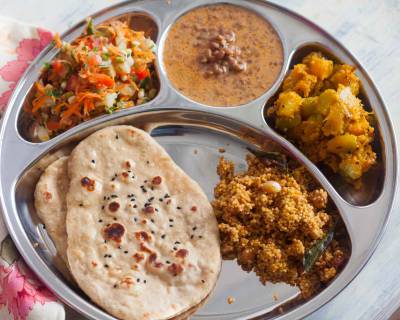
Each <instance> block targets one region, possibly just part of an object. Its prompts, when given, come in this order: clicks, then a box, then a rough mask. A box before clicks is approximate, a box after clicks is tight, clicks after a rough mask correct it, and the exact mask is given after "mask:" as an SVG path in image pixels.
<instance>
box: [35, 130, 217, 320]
mask: <svg viewBox="0 0 400 320" xmlns="http://www.w3.org/2000/svg"><path fill="white" fill-rule="evenodd" d="M35 205H36V211H37V213H38V215H39V216H40V218H41V219H42V221H43V222H44V223H46V227H48V228H46V230H48V232H49V235H50V236H51V238H52V239H53V241H54V243H55V245H56V248H57V250H58V254H59V255H61V256H62V257H64V259H65V263H66V264H67V266H68V268H69V270H70V273H71V274H72V276H73V278H74V280H75V281H76V283H77V285H78V286H79V287H80V288H81V289H82V290H83V291H84V292H85V293H86V294H87V295H88V296H89V297H90V298H91V299H92V300H93V301H94V302H95V303H97V304H98V305H99V306H100V307H102V308H103V309H105V310H106V311H107V312H109V313H110V314H112V315H113V316H115V317H118V318H119V319H186V317H188V316H190V315H191V314H192V313H194V312H195V311H196V310H197V309H198V308H199V307H200V306H201V305H202V304H203V303H204V301H205V300H206V299H207V297H208V296H209V294H210V292H211V291H212V289H213V288H214V286H215V283H216V281H217V278H218V275H219V272H220V267H221V254H220V242H219V231H218V224H217V220H216V217H215V215H214V213H213V209H212V206H211V204H210V203H209V201H208V199H207V196H206V195H205V194H204V192H203V191H202V190H201V188H200V187H199V185H198V184H197V183H196V182H194V181H193V180H192V179H191V178H189V177H188V176H187V175H186V174H185V173H184V172H183V171H182V170H181V169H180V168H179V167H178V166H177V165H176V164H175V163H174V162H173V160H172V159H171V158H170V157H169V155H168V154H167V153H166V152H165V150H164V149H163V148H162V147H161V146H160V145H159V144H158V143H157V142H156V141H155V140H154V139H153V138H151V137H150V136H149V135H148V134H147V133H145V132H144V131H142V130H140V129H137V128H134V127H131V126H114V127H107V128H105V129H102V130H100V131H97V132H95V133H94V134H92V135H90V136H89V137H87V138H86V139H84V140H83V141H81V142H80V144H78V146H76V147H75V149H74V150H73V151H72V153H71V155H70V156H69V157H63V158H61V159H59V160H57V161H55V162H54V163H53V164H51V165H50V166H49V167H48V168H47V169H46V170H45V172H44V173H43V175H42V177H41V178H40V180H39V182H38V185H37V188H36V192H35ZM52 213H53V215H52ZM154 301H157V304H154V303H153V302H154Z"/></svg>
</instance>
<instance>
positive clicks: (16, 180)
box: [0, 0, 397, 320]
mask: <svg viewBox="0 0 400 320" xmlns="http://www.w3.org/2000/svg"><path fill="white" fill-rule="evenodd" d="M215 3H217V1H211V0H195V1H190V2H189V1H184V0H172V1H163V0H146V1H129V2H124V3H121V4H118V5H116V6H113V7H110V8H108V9H106V10H103V11H101V12H99V13H97V14H94V15H93V17H94V21H95V23H96V24H97V23H100V22H103V21H106V20H109V19H113V18H118V19H130V18H131V17H135V19H139V18H140V17H141V19H145V20H146V23H147V24H148V25H149V26H151V28H152V36H153V37H154V38H155V40H156V42H157V45H158V49H157V50H158V51H157V58H158V59H157V60H158V66H157V67H158V72H159V81H160V92H159V94H158V96H157V97H156V98H155V99H154V100H152V101H151V102H149V103H147V104H145V105H142V106H139V107H134V108H131V109H126V110H123V111H119V112H116V113H114V114H112V115H106V116H101V117H99V118H96V119H93V120H90V121H88V122H86V123H83V124H80V125H78V126H76V127H75V128H73V129H71V130H69V131H67V132H65V133H63V134H61V135H59V136H57V137H55V138H53V139H51V140H50V141H47V142H42V143H33V142H29V141H28V140H27V139H26V138H25V136H26V135H25V134H24V132H25V128H24V118H23V116H22V113H21V109H22V106H23V103H24V101H25V99H26V97H27V96H28V94H29V90H30V88H31V87H32V84H33V83H34V82H35V80H37V78H38V76H39V71H40V68H41V65H42V64H43V63H44V62H46V61H49V60H51V58H52V57H54V55H55V54H56V50H55V49H52V48H47V49H46V50H45V51H43V52H42V53H41V54H40V56H39V57H38V58H37V60H36V61H35V62H34V63H33V65H32V66H31V67H30V68H29V70H28V71H27V72H26V73H25V75H24V77H23V78H22V80H21V81H20V82H19V84H18V85H17V87H16V89H15V91H14V94H13V96H12V98H11V100H10V104H9V107H8V109H7V113H6V114H5V116H4V123H3V126H2V129H1V136H0V142H1V145H0V172H1V185H0V187H1V189H0V195H1V205H2V209H3V212H4V217H5V221H6V224H7V227H8V229H9V231H10V234H11V236H12V237H13V240H14V242H15V243H16V245H17V247H18V249H19V250H20V252H21V254H22V255H23V257H24V258H25V260H26V261H27V263H28V264H29V266H30V267H31V268H32V269H33V270H34V271H35V272H36V273H37V274H38V276H39V277H40V278H41V280H43V282H44V283H45V284H46V285H47V286H48V287H49V288H50V289H51V290H53V291H54V292H55V293H56V294H57V295H58V296H59V297H60V299H62V300H63V301H64V302H65V303H67V304H68V305H70V306H71V307H73V308H74V309H76V310H78V311H79V312H80V313H82V315H84V316H85V317H86V318H91V319H114V318H113V317H112V316H110V315H108V314H106V313H105V312H104V311H102V310H101V309H99V308H98V307H97V306H95V305H94V304H92V303H91V302H90V300H89V299H88V298H87V297H86V296H85V295H84V294H83V293H82V292H81V291H79V290H78V289H76V288H73V287H71V286H70V285H68V283H67V282H66V281H65V280H64V278H63V277H62V275H61V274H60V273H59V272H58V271H57V269H56V268H55V267H54V257H55V250H54V246H53V244H52V243H51V241H50V239H49V238H48V237H47V234H46V232H45V230H43V228H42V227H41V224H40V223H39V220H38V218H37V216H36V214H35V210H34V207H33V191H34V188H35V184H36V181H37V179H38V177H39V175H40V173H41V172H42V169H43V168H44V167H45V166H46V164H47V163H49V162H50V161H52V160H53V159H55V158H57V157H58V156H60V155H61V154H67V153H68V152H69V151H70V150H71V147H72V146H74V145H75V144H76V143H77V142H78V141H79V140H81V139H82V138H84V137H85V136H87V135H88V134H90V133H92V132H94V131H95V130H97V129H100V128H102V127H105V126H109V125H114V124H132V125H135V126H137V127H140V128H143V129H144V130H147V131H149V132H150V133H151V134H152V135H153V136H154V137H155V138H156V139H157V140H158V141H159V142H160V144H161V145H163V146H164V147H165V149H166V150H167V151H168V153H169V154H170V155H171V156H172V158H173V159H174V160H175V161H176V163H177V164H178V165H179V166H181V167H182V168H183V169H184V170H185V171H186V172H187V173H188V174H189V175H190V176H192V177H193V178H194V179H195V180H197V181H198V182H199V183H200V185H201V186H202V187H203V189H204V190H205V192H206V193H207V195H208V197H209V198H210V199H212V197H213V188H214V186H215V184H216V183H217V181H218V177H217V174H216V170H215V168H216V164H217V161H218V158H219V157H220V156H221V154H220V152H219V151H218V150H219V149H220V148H224V149H225V153H224V156H225V157H226V158H229V159H232V160H234V161H235V163H236V164H238V165H239V168H244V167H245V161H244V160H245V154H246V153H247V150H246V147H252V148H259V149H267V148H271V147H273V148H275V149H278V150H282V151H283V152H286V153H288V154H289V155H291V156H292V157H294V158H295V159H297V160H298V161H299V162H300V163H302V164H303V165H305V166H306V167H307V168H308V169H309V171H310V172H311V173H312V174H313V175H314V176H315V178H316V179H317V180H318V181H319V182H320V184H321V185H322V187H324V188H325V190H327V192H328V193H329V195H330V197H331V199H332V200H333V202H334V203H335V205H336V207H337V208H338V210H339V212H340V215H341V217H342V219H343V221H344V223H345V226H346V229H347V232H348V235H349V237H350V240H351V256H350V259H349V261H348V263H347V265H346V267H345V268H344V269H343V270H342V271H341V273H340V274H339V275H338V276H337V277H336V278H335V280H334V281H332V282H331V283H330V284H329V285H328V287H327V288H325V289H324V290H323V291H322V292H320V293H319V294H318V295H317V296H315V297H314V298H313V299H311V300H309V301H303V300H301V299H298V298H297V296H298V290H297V289H295V288H293V287H290V286H287V285H284V284H276V285H272V284H267V285H266V286H263V285H261V284H260V283H259V280H258V278H257V277H256V276H255V275H254V274H252V273H249V274H248V273H245V272H243V271H242V270H240V268H239V267H238V266H237V265H236V262H224V264H223V270H222V272H221V276H220V279H219V281H218V283H217V287H216V289H215V291H214V292H213V293H212V296H211V297H210V299H209V301H208V302H207V303H206V305H205V306H204V307H203V308H202V309H200V310H199V311H198V312H197V313H196V315H195V316H194V317H193V319H221V320H223V319H272V318H273V319H283V318H284V319H299V318H303V317H304V316H306V315H307V314H309V313H311V312H313V311H315V310H316V309H318V308H319V307H321V306H322V305H324V304H325V303H327V302H328V301H329V300H330V299H332V298H333V297H334V296H335V295H336V294H338V293H339V292H340V291H341V290H342V289H343V288H344V287H345V286H346V285H347V284H348V283H349V282H350V281H351V280H352V279H353V278H354V277H355V276H356V275H357V273H358V272H359V271H360V270H361V268H362V267H363V266H364V265H365V263H366V262H367V261H368V259H369V257H370V256H371V254H372V252H373V251H374V249H375V247H376V245H377V243H378V241H379V239H380V237H381V235H382V232H383V229H384V226H385V224H386V221H387V218H388V215H389V212H390V209H391V206H392V202H393V196H394V191H395V186H396V173H397V159H396V146H395V140H394V134H393V130H392V126H391V122H390V119H389V116H388V114H387V111H386V108H385V106H384V103H383V101H382V98H381V97H380V95H379V92H378V90H377V89H376V87H375V85H374V84H373V82H372V80H371V79H370V77H369V76H368V74H367V73H366V72H365V70H364V69H363V67H362V66H361V65H360V63H359V62H358V61H357V60H356V59H355V58H354V57H353V56H352V55H351V54H350V53H349V52H348V51H347V50H346V49H345V48H344V47H343V46H342V45H340V44H339V43H338V42H337V41H336V40H335V39H333V38H332V37H331V36H330V35H328V34H327V33H326V32H324V31H323V30H321V29H320V28H319V27H317V26H315V25H314V24H312V23H311V22H309V21H307V20H305V19H304V18H302V17H300V16H298V15H297V14H295V13H292V12H290V11H288V10H286V9H284V8H281V7H279V6H277V5H274V4H269V3H266V2H263V1H256V0H254V1H244V0H243V1H239V0H227V1H224V3H232V4H237V5H240V6H243V7H246V8H249V9H251V10H255V11H257V12H258V13H259V14H260V15H261V16H263V17H265V18H266V19H267V20H268V21H270V22H271V23H272V24H273V25H274V27H275V28H276V30H277V31H278V33H279V35H280V37H281V39H282V43H283V47H284V59H285V62H284V66H283V70H282V72H281V75H280V77H279V79H278V80H277V82H276V83H275V85H274V86H273V87H272V88H271V89H270V90H269V91H268V92H266V93H265V94H263V95H262V96H261V97H259V98H257V99H256V100H254V101H253V102H251V103H249V104H247V105H243V106H239V107H224V108H217V107H208V106H205V105H201V104H198V103H195V102H193V101H191V100H189V99H187V98H186V97H184V96H183V95H181V94H180V93H178V92H177V91H176V90H175V89H174V88H173V87H172V86H171V84H170V83H169V81H168V78H167V76H166V74H165V70H164V67H163V65H162V51H163V41H164V40H165V36H166V33H167V32H168V29H169V27H170V25H171V24H172V23H173V22H174V21H175V20H176V19H177V18H178V17H179V16H180V15H181V14H182V13H184V12H186V11H188V10H190V9H192V8H195V7H198V6H200V5H206V4H215ZM135 19H131V20H129V21H136V20H135ZM83 27H84V22H82V23H80V24H78V25H77V26H75V27H73V28H71V29H70V30H69V31H67V32H66V33H65V34H64V35H63V38H64V40H66V41H70V40H73V39H74V38H75V37H77V36H78V35H79V34H80V33H81V32H82V30H83ZM315 48H317V49H318V50H322V51H323V52H325V53H326V54H327V55H328V56H330V57H332V58H334V59H335V60H337V61H342V62H344V63H349V64H352V65H355V66H356V67H357V69H358V72H357V75H358V76H359V77H360V79H361V81H362V83H363V94H362V99H363V102H364V104H365V105H366V107H367V108H370V109H371V110H373V111H374V113H375V115H376V119H377V126H376V132H377V135H376V136H377V137H376V144H375V146H374V148H375V150H376V151H377V153H378V160H379V163H380V165H379V166H377V168H376V169H374V170H373V171H372V172H371V173H370V174H368V175H367V177H366V178H365V181H364V187H363V189H362V190H358V191H355V190H353V189H352V188H350V187H349V186H348V185H345V184H343V183H341V182H340V180H338V179H336V177H334V176H329V175H327V174H324V173H323V172H322V171H321V170H320V169H319V168H317V167H316V166H315V165H313V164H312V163H311V162H310V161H309V160H308V159H307V158H306V157H305V156H304V155H303V154H302V153H301V152H300V151H299V150H298V149H297V148H296V147H294V146H293V145H292V144H291V143H289V142H288V141H287V140H285V139H284V138H282V137H281V136H280V135H278V134H277V133H276V132H275V131H274V130H273V129H272V128H271V127H270V126H269V125H268V123H267V122H266V120H265V118H264V113H265V110H266V108H268V106H269V103H268V102H269V100H270V98H271V97H273V96H274V94H275V93H276V92H277V90H278V88H279V86H280V84H281V81H282V79H283V77H284V76H285V74H286V73H287V71H288V69H289V67H290V66H291V65H292V64H294V63H296V62H297V61H299V60H300V59H301V58H302V57H303V56H304V55H305V54H306V53H307V52H309V51H311V50H313V49H315ZM231 295H233V296H235V298H236V302H235V303H234V304H232V305H228V304H227V301H226V299H227V297H228V296H231ZM274 296H278V297H279V299H278V300H277V301H276V299H275V298H274Z"/></svg>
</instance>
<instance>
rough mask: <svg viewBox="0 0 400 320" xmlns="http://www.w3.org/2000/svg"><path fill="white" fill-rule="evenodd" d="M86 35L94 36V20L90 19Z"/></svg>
mask: <svg viewBox="0 0 400 320" xmlns="http://www.w3.org/2000/svg"><path fill="white" fill-rule="evenodd" d="M86 34H87V35H92V34H94V25H93V19H89V20H88V22H87V26H86Z"/></svg>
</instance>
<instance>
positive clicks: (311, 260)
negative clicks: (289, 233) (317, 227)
mask: <svg viewBox="0 0 400 320" xmlns="http://www.w3.org/2000/svg"><path fill="white" fill-rule="evenodd" d="M334 234H335V230H334V228H332V229H331V230H330V231H329V232H328V233H327V234H326V235H325V237H323V238H322V239H321V240H318V241H317V242H316V243H315V244H314V245H313V246H312V247H311V248H310V249H308V250H307V251H306V253H305V254H304V258H303V267H304V271H305V272H308V271H310V270H311V268H312V267H313V266H314V264H315V262H317V260H318V259H319V257H320V256H321V255H322V253H323V252H324V251H325V250H326V248H328V246H329V244H330V243H331V241H332V239H333V236H334Z"/></svg>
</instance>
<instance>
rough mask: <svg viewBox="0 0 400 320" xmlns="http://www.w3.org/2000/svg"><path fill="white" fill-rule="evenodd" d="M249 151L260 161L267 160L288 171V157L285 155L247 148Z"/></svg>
mask: <svg viewBox="0 0 400 320" xmlns="http://www.w3.org/2000/svg"><path fill="white" fill-rule="evenodd" d="M247 150H249V151H250V152H251V153H252V154H254V155H255V156H256V157H258V158H260V159H263V160H267V161H268V162H270V163H272V164H275V165H278V166H279V167H281V168H282V169H283V170H287V169H288V161H287V157H286V155H284V154H283V153H280V152H273V151H260V150H254V149H251V148H247Z"/></svg>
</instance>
